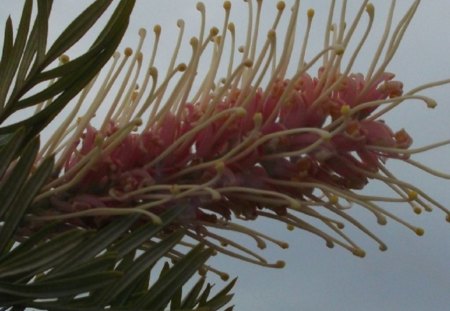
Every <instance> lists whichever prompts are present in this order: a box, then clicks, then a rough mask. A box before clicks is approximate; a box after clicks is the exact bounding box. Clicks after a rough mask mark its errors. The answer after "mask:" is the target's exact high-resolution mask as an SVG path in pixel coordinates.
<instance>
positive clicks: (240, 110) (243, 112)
mask: <svg viewBox="0 0 450 311" xmlns="http://www.w3.org/2000/svg"><path fill="white" fill-rule="evenodd" d="M235 111H236V115H237V116H238V117H243V116H245V115H246V114H247V110H245V108H243V107H238V108H236V110H235Z"/></svg>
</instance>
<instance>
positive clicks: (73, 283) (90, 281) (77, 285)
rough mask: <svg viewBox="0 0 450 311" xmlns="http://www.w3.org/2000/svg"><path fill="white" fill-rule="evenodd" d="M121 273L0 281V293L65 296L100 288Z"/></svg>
mask: <svg viewBox="0 0 450 311" xmlns="http://www.w3.org/2000/svg"><path fill="white" fill-rule="evenodd" d="M121 275H122V274H121V273H120V272H113V271H108V272H99V273H92V274H87V275H80V276H76V277H72V278H65V279H58V280H52V281H47V282H34V283H31V284H12V283H7V282H1V281H0V294H7V295H14V296H17V297H29V298H33V299H40V298H58V297H65V296H69V295H77V294H81V293H84V292H88V291H91V290H94V289H97V288H101V287H103V286H105V285H108V284H110V283H111V282H113V281H115V280H117V279H118V278H120V277H121Z"/></svg>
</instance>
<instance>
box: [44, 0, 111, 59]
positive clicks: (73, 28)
mask: <svg viewBox="0 0 450 311" xmlns="http://www.w3.org/2000/svg"><path fill="white" fill-rule="evenodd" d="M111 2H112V0H97V1H95V2H94V3H92V4H91V5H90V6H89V7H88V8H87V9H86V10H84V12H83V13H81V14H80V15H79V16H78V17H77V18H76V19H75V20H74V21H73V22H71V23H70V25H69V26H68V27H67V28H66V29H65V30H64V31H63V32H62V34H61V35H60V36H59V37H58V38H57V39H56V41H55V42H54V43H53V45H52V46H51V47H50V49H49V51H48V52H47V55H46V56H45V58H44V61H43V63H42V66H43V67H45V66H47V65H49V64H50V63H52V62H53V61H54V60H55V59H57V58H58V57H59V56H60V55H61V54H63V53H64V52H65V51H67V50H68V49H69V48H70V47H71V46H73V45H74V44H75V43H76V42H78V41H79V40H80V39H81V38H82V37H83V36H84V35H85V34H86V32H87V31H88V30H89V29H90V28H91V27H92V26H93V25H94V24H95V23H96V22H97V20H98V19H99V18H100V16H101V15H102V14H103V13H104V12H105V10H106V9H107V8H108V7H109V5H110V4H111Z"/></svg>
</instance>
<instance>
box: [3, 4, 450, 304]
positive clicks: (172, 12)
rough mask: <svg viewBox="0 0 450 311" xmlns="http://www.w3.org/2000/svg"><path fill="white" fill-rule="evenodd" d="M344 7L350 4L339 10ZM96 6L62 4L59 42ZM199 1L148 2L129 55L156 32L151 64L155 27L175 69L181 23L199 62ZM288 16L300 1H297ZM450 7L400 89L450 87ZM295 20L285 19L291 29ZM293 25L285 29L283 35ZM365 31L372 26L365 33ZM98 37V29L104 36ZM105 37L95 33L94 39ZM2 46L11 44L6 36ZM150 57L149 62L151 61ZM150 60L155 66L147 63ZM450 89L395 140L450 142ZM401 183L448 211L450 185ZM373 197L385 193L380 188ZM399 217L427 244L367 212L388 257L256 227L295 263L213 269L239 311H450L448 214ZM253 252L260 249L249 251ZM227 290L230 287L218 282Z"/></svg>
mask: <svg viewBox="0 0 450 311" xmlns="http://www.w3.org/2000/svg"><path fill="white" fill-rule="evenodd" d="M329 2H330V1H327V0H322V1H313V0H310V1H307V0H305V1H302V8H301V12H300V16H301V18H300V20H299V31H298V37H299V40H298V42H301V40H302V34H303V29H304V25H305V24H306V22H305V21H306V18H305V15H306V10H307V9H308V8H310V7H313V8H314V9H315V10H316V17H315V20H314V23H313V32H312V35H311V42H310V46H311V49H308V53H307V59H308V57H311V56H314V54H315V53H317V52H318V51H319V49H320V46H321V45H322V36H323V29H324V24H325V20H326V15H327V11H328V6H329ZM337 2H338V3H341V1H337ZM349 2H350V3H351V4H349V16H352V14H353V13H354V12H355V7H358V6H359V5H360V3H361V1H349ZM411 2H412V1H407V0H401V1H399V3H398V7H397V9H396V15H395V16H396V21H397V22H398V20H399V19H400V18H401V16H402V15H403V13H404V12H405V11H406V9H407V7H408V6H409V5H410V4H411ZM0 3H1V8H2V9H1V11H0V22H2V23H4V21H5V20H6V17H7V14H8V13H11V14H12V16H13V19H14V21H15V25H17V23H18V19H17V16H18V15H19V13H20V9H21V5H22V3H23V2H22V1H6V0H1V2H0ZM89 3H90V1H86V0H82V1H58V0H57V1H55V4H54V10H53V12H52V19H51V22H50V30H51V34H50V37H51V39H50V41H53V40H54V39H55V38H56V36H57V34H58V33H59V32H60V31H61V30H62V29H64V26H65V25H66V24H67V22H68V21H70V20H71V19H72V18H73V17H74V16H75V15H76V14H78V13H79V12H81V10H82V8H84V7H86V6H87V5H88V4H89ZM195 3H196V1H191V0H171V1H163V0H151V1H144V0H138V1H137V5H136V8H135V10H134V13H133V15H132V18H131V23H130V27H129V30H128V32H127V34H126V36H125V38H124V41H123V44H122V47H121V49H123V48H124V47H125V46H131V47H134V46H136V44H137V42H138V36H137V31H138V29H139V28H140V27H145V28H147V29H148V36H147V41H146V45H145V47H144V55H147V57H148V55H149V53H150V51H151V45H152V40H153V38H152V32H151V29H152V28H153V25H155V24H161V25H162V26H163V32H162V38H163V39H162V44H161V46H160V50H159V54H158V58H157V60H156V64H157V66H158V67H161V68H165V66H166V65H167V62H168V59H169V57H168V55H171V53H172V50H173V46H174V45H175V40H176V31H177V27H176V24H175V23H176V20H177V19H178V18H183V19H184V20H185V21H186V36H185V42H184V44H185V48H184V49H183V50H182V51H181V54H180V55H181V56H180V59H184V60H185V61H187V60H188V59H189V56H190V53H189V46H188V45H187V40H188V39H189V37H190V36H192V35H195V34H196V33H197V31H198V16H199V14H198V12H197V11H196V9H195ZM287 3H288V7H290V5H291V4H292V3H293V1H287ZM390 3H391V1H387V0H386V1H383V0H377V1H375V3H374V4H375V7H376V21H375V24H374V29H373V30H372V34H371V36H370V37H369V39H368V41H369V42H368V43H367V45H366V46H365V49H364V50H363V51H362V53H361V55H360V57H359V59H358V60H357V62H356V64H355V71H361V72H364V71H365V70H367V66H368V63H369V62H370V61H371V58H372V55H373V51H374V50H375V49H376V44H377V38H379V36H380V35H381V33H382V32H383V21H384V18H385V16H386V14H387V11H388V6H389V4H390ZM232 4H233V9H232V15H231V20H232V21H233V22H235V24H236V27H237V29H238V33H241V34H242V33H244V32H245V29H246V20H247V17H246V16H247V11H246V6H245V3H244V2H243V1H241V0H239V1H232ZM205 5H206V8H207V19H208V25H209V26H213V25H216V26H218V27H219V28H221V27H222V26H221V25H222V23H223V9H222V2H221V1H205ZM274 7H275V1H269V0H266V1H265V2H264V7H263V17H262V24H263V25H262V27H261V29H263V33H264V32H265V31H267V30H268V26H267V25H269V24H271V23H272V20H273V15H274V12H275V9H274ZM449 11H450V2H448V1H432V0H424V1H422V4H421V5H420V7H419V10H418V12H417V14H416V16H415V18H414V19H413V21H412V23H411V26H410V28H409V29H408V31H407V33H406V35H405V38H404V40H403V42H402V45H401V47H400V48H399V50H398V52H397V54H396V57H395V58H394V60H393V61H392V63H391V65H390V66H389V67H388V71H391V72H394V73H396V74H397V79H399V80H401V81H403V82H404V84H405V90H409V89H411V88H414V87H416V86H418V85H421V84H423V83H427V82H430V81H435V80H440V79H444V78H449V77H450V57H449V54H448V51H449V50H450V34H449V32H448V26H449V20H448V12H449ZM287 13H288V12H286V13H285V15H284V18H285V19H286V20H287V18H288V14H287ZM285 25H286V23H284V24H282V25H281V26H280V31H281V32H280V33H282V30H283V29H284V27H283V26H285ZM361 26H362V28H361V29H363V28H364V27H365V22H362V24H361ZM97 29H98V28H97ZM93 35H95V29H94V30H93V32H92V33H91V36H90V38H93V37H92V36H93ZM0 36H1V35H0ZM89 40H92V39H89V37H88V38H87V40H83V41H82V42H80V44H79V45H78V46H77V47H76V48H75V49H73V51H71V52H69V54H70V55H72V56H75V55H77V53H79V51H82V50H83V48H86V44H87V43H86V42H88V41H89ZM239 40H240V42H241V43H242V42H243V41H242V40H243V38H242V36H241V37H239ZM144 57H145V56H144ZM147 59H148V58H147ZM449 93H450V87H448V86H444V87H439V88H436V89H432V90H428V91H426V92H424V94H426V95H429V96H431V97H433V98H435V99H436V100H437V102H438V107H437V108H435V109H434V110H430V109H426V108H425V105H424V104H422V103H419V102H414V101H411V102H407V103H405V105H404V106H403V107H401V108H400V109H398V110H397V111H394V112H393V113H391V114H390V115H389V116H388V117H387V118H385V119H386V121H387V122H388V123H389V124H390V125H391V127H392V128H394V130H398V129H400V128H403V127H404V128H406V129H407V130H408V132H409V133H410V134H411V136H413V138H414V145H413V146H415V147H418V146H422V145H425V144H429V143H432V142H436V141H439V140H443V139H447V138H450V123H449V117H450V103H449V100H448V94H449ZM415 159H417V160H420V161H421V162H423V163H425V164H428V165H430V166H432V167H434V168H437V169H440V170H442V171H446V172H450V148H448V147H447V148H442V149H439V150H435V151H431V152H429V153H426V154H424V155H420V156H418V157H416V158H415ZM390 167H391V168H392V171H394V172H395V173H396V174H397V175H398V176H401V177H402V178H404V179H406V180H408V181H410V182H412V183H413V184H415V185H417V186H419V187H421V188H422V189H423V190H425V192H427V193H428V194H430V195H432V196H433V197H435V198H436V199H438V200H439V201H440V202H441V203H443V204H444V205H448V203H449V202H450V200H449V196H448V193H449V186H450V181H448V180H442V179H438V178H437V177H433V176H428V175H426V174H424V173H422V172H420V171H418V170H417V169H415V168H412V167H408V166H405V165H397V164H393V165H392V166H390ZM369 190H370V191H375V192H376V191H380V189H379V188H378V187H377V186H373V187H371V188H370V189H369ZM393 208H395V211H394V212H395V214H396V215H399V216H401V217H402V218H404V219H407V220H408V221H410V222H411V223H413V224H415V225H418V226H421V227H424V228H425V232H426V233H425V235H424V236H423V237H417V236H416V235H415V234H414V233H412V232H411V231H409V230H408V229H406V228H404V227H402V226H400V225H398V224H396V223H394V222H393V221H390V222H389V223H388V225H387V226H384V227H380V226H378V225H377V224H376V222H375V220H374V218H373V217H372V215H369V214H368V213H365V212H361V211H360V210H358V207H355V211H353V212H354V215H357V217H358V219H359V220H361V221H362V222H363V223H364V224H365V225H366V226H367V227H368V228H370V229H372V230H373V231H374V232H376V233H377V234H378V235H379V237H380V238H382V239H383V240H384V241H385V242H386V243H387V244H388V247H389V249H388V251H387V252H380V251H378V249H377V245H375V244H374V243H373V242H372V241H371V240H369V239H368V238H366V237H364V235H362V234H360V233H358V232H353V233H354V234H353V235H352V238H354V239H355V240H356V241H357V242H359V243H360V245H361V246H363V247H364V249H365V250H366V252H367V256H366V257H365V258H364V259H360V258H356V257H354V256H352V255H351V254H349V253H348V252H347V251H345V250H343V249H341V248H339V247H336V248H334V249H331V250H330V249H328V248H326V247H325V245H324V243H323V242H322V241H321V240H320V239H319V238H317V237H315V236H312V235H310V234H308V233H306V232H303V231H299V230H295V231H293V232H289V231H287V230H286V229H285V227H284V226H283V225H282V224H279V223H274V222H265V221H259V220H258V221H256V222H255V223H254V224H253V225H254V226H255V228H258V229H259V230H260V231H262V232H265V233H268V234H270V235H271V236H273V237H276V238H279V239H283V240H285V241H287V242H289V244H290V245H291V247H290V248H289V249H288V250H280V249H278V248H274V247H269V248H268V249H266V250H264V251H263V254H264V256H266V257H267V258H268V259H271V260H272V261H276V260H278V259H282V260H285V261H286V263H287V266H286V267H285V268H284V269H282V270H273V269H268V268H260V267H256V266H253V265H250V264H246V263H243V262H239V261H238V260H236V259H232V258H225V257H224V256H217V257H218V258H214V259H213V261H212V263H213V265H215V266H217V267H220V268H221V269H222V270H224V271H227V272H229V273H230V275H231V276H232V277H233V276H236V275H237V276H239V280H238V283H237V285H236V287H235V288H234V292H235V293H236V295H235V299H234V300H233V303H234V304H235V306H236V307H235V310H238V311H241V310H244V311H245V310H261V311H269V310H286V311H295V310H301V311H313V310H333V311H334V310H336V311H341V310H342V311H344V310H345V311H356V310H358V311H360V310H365V311H375V310H377V311H378V310H408V311H422V310H435V311H441V310H442V311H445V310H448V309H449V307H448V303H449V301H448V295H449V290H450V225H449V224H448V223H446V222H445V215H443V213H441V212H440V211H439V210H437V209H436V210H435V212H433V213H426V214H422V215H420V216H416V215H414V214H413V213H412V212H411V211H410V208H408V207H407V206H406V205H405V206H400V205H398V206H395V207H393ZM245 243H249V244H250V243H251V242H250V241H246V242H245ZM211 280H212V281H214V282H216V283H217V285H218V287H222V286H223V284H222V283H221V281H220V280H217V279H216V278H214V276H211Z"/></svg>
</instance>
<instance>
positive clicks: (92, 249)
mask: <svg viewBox="0 0 450 311" xmlns="http://www.w3.org/2000/svg"><path fill="white" fill-rule="evenodd" d="M138 218H139V216H136V215H132V216H128V217H123V218H117V219H116V220H115V221H113V222H111V223H110V224H109V225H108V226H106V227H105V228H103V229H101V230H99V231H98V232H96V234H95V235H94V236H93V237H92V238H90V239H89V240H88V241H86V242H85V243H83V244H82V245H79V246H78V247H77V248H75V249H74V250H72V251H71V252H69V253H67V254H66V255H65V256H64V258H65V260H64V261H63V262H62V263H61V264H60V265H58V266H57V267H55V269H54V270H53V271H52V273H57V272H61V271H62V270H63V269H67V268H69V267H71V266H73V265H74V264H80V263H83V262H86V261H87V260H89V259H91V258H93V257H95V256H96V255H97V254H99V253H100V252H101V251H103V250H105V249H106V248H107V247H108V246H109V245H110V244H111V243H112V242H114V241H115V240H116V239H117V238H119V237H120V236H122V235H123V234H124V232H125V231H127V230H128V229H129V228H130V226H131V225H132V224H133V223H134V222H135V221H136V220H137V219H138Z"/></svg>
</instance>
